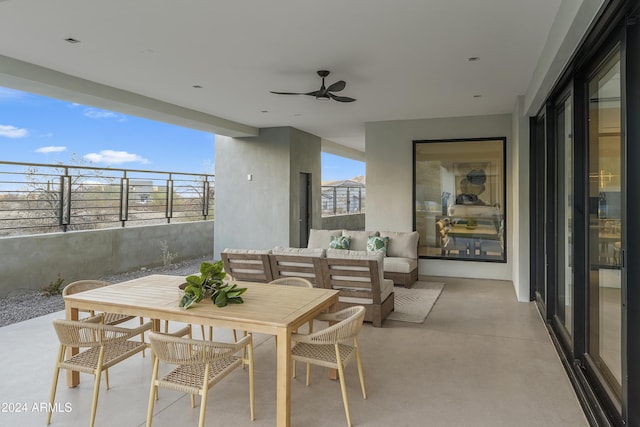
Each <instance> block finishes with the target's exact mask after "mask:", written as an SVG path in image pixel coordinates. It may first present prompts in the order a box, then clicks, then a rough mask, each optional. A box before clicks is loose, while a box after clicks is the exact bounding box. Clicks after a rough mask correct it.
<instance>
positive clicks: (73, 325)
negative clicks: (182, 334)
mask: <svg viewBox="0 0 640 427" xmlns="http://www.w3.org/2000/svg"><path fill="white" fill-rule="evenodd" d="M102 317H103V315H97V316H94V317H91V318H88V319H84V320H63V319H55V320H54V321H53V327H54V328H55V331H56V335H57V336H58V340H59V341H60V346H59V349H58V356H57V358H56V367H55V371H54V374H53V384H52V386H51V399H50V405H49V412H48V415H47V424H50V423H51V415H52V408H53V403H54V401H55V397H56V389H57V386H58V377H59V375H60V369H70V370H73V371H78V372H84V373H88V374H93V375H94V377H95V380H94V385H93V400H92V403H91V419H90V421H89V425H90V426H91V427H93V425H94V423H95V418H96V410H97V407H98V394H99V392H100V377H101V376H102V371H106V370H107V369H108V368H110V367H112V366H114V365H115V364H117V363H119V362H122V361H123V360H125V359H127V358H129V357H131V356H133V355H134V354H136V353H138V352H140V351H143V350H144V348H145V347H146V346H147V345H146V344H145V343H144V342H141V341H134V340H131V338H133V337H135V336H137V335H140V334H143V333H144V332H145V331H148V330H151V327H152V322H147V323H145V324H143V325H140V326H138V327H137V328H134V329H129V328H123V327H121V326H113V325H107V324H104V323H103V321H104V319H103V318H102ZM70 347H72V348H73V347H76V348H79V349H81V351H80V352H79V353H78V354H75V355H71V356H70V357H66V351H67V349H68V348H70ZM82 349H86V350H82ZM107 378H108V377H107ZM107 389H109V382H108V379H107Z"/></svg>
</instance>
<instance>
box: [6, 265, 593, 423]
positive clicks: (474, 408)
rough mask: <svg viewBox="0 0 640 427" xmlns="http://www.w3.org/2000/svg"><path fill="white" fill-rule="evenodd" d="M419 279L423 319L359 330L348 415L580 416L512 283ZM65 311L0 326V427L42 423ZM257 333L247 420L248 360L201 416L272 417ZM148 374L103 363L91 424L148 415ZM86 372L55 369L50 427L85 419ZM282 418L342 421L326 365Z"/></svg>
mask: <svg viewBox="0 0 640 427" xmlns="http://www.w3.org/2000/svg"><path fill="white" fill-rule="evenodd" d="M421 279H422V280H437V281H442V282H444V283H445V287H444V291H443V293H442V295H441V296H440V298H439V299H438V301H437V302H436V304H435V306H434V308H433V310H432V311H431V313H430V315H429V317H428V318H427V320H426V321H425V323H424V324H413V323H403V322H394V321H386V322H384V323H383V327H382V328H373V327H372V326H371V325H370V324H365V326H364V328H363V330H362V332H361V334H360V345H361V348H362V352H363V368H364V375H365V382H366V387H367V394H368V398H367V400H363V399H362V395H361V394H360V388H359V383H358V376H357V371H356V367H355V364H353V365H349V366H348V367H347V373H346V381H347V388H348V395H349V400H350V405H351V417H352V421H353V423H354V425H357V426H385V427H386V426H395V427H400V426H425V425H429V426H514V425H518V426H520V427H523V426H545V427H552V426H563V427H564V426H587V425H588V423H587V421H586V419H585V417H584V414H583V412H582V410H581V408H580V405H579V403H578V401H577V398H576V396H575V394H574V392H573V389H572V388H571V385H570V383H569V380H568V378H567V376H566V374H565V372H564V370H563V368H562V365H561V363H560V360H559V359H558V356H557V354H556V352H555V350H554V348H553V345H552V343H551V341H550V339H549V336H548V334H547V332H546V329H545V326H544V324H543V322H542V321H541V319H540V317H539V315H538V312H537V310H536V307H535V305H534V304H533V303H519V302H517V300H516V297H515V293H514V290H513V287H512V285H511V283H509V282H503V281H494V280H471V279H453V278H433V277H421ZM62 317H64V312H57V313H53V314H50V315H47V316H43V317H39V318H36V319H32V320H28V321H25V322H21V323H16V324H13V325H9V326H5V327H2V328H0V342H2V347H1V349H0V358H1V360H2V364H1V365H0V378H1V382H0V402H1V404H2V407H1V408H0V410H1V412H0V426H27V427H30V426H44V425H46V413H45V412H41V411H40V410H39V409H40V405H41V403H45V405H46V402H48V399H49V391H50V388H51V381H52V375H53V367H54V359H55V356H56V352H57V347H58V342H57V338H56V336H55V332H54V330H53V327H52V326H51V320H52V319H55V318H62ZM179 326H180V325H178V324H172V328H177V327H179ZM321 326H322V325H320V324H318V327H321ZM198 329H199V328H196V329H195V331H196V332H195V337H199V332H198ZM215 334H216V336H215V338H216V339H228V338H230V335H231V334H230V331H228V330H216V332H215ZM254 339H255V344H254V345H255V346H256V351H255V364H256V365H255V366H256V372H255V379H256V383H255V389H256V420H255V421H253V422H252V421H251V420H250V417H249V404H248V400H249V399H248V378H247V371H246V370H245V371H242V370H237V371H235V372H234V373H232V374H231V375H230V376H229V377H228V378H226V379H225V380H223V381H222V382H221V383H220V384H218V385H217V386H216V387H214V388H213V389H212V390H211V393H210V395H209V399H208V405H207V423H206V424H207V425H208V426H230V425H232V426H254V427H259V426H260V427H261V426H273V425H275V419H276V413H275V409H276V407H275V406H276V405H275V396H276V389H275V382H276V381H275V345H274V344H273V338H270V337H268V336H256V337H255V338H254ZM150 377H151V357H150V355H149V352H147V357H145V358H142V357H141V356H140V355H136V356H133V357H132V358H130V359H127V360H126V361H124V362H123V363H120V364H119V365H117V366H115V367H114V368H112V369H110V370H109V378H110V383H111V389H110V390H108V391H107V390H105V388H104V383H103V384H102V385H101V390H100V397H99V402H98V411H97V417H96V425H97V426H118V427H121V426H124V427H128V426H132V427H135V426H143V425H145V417H146V412H147V403H148V396H149V381H150ZM92 379H93V377H92V376H89V375H84V374H82V375H81V384H80V386H78V387H76V388H67V387H66V384H65V382H64V376H63V375H61V381H60V382H59V384H58V394H57V397H56V401H57V402H58V403H59V404H60V405H61V409H63V412H58V413H54V414H53V418H52V423H51V425H52V426H65V427H66V426H69V427H71V426H86V425H87V424H88V421H89V413H90V406H91V392H92V388H93V381H92ZM65 404H66V406H65ZM197 405H199V404H197ZM65 408H66V409H68V412H64V409H65ZM43 411H44V410H43ZM198 415H199V414H198V406H196V408H195V409H192V408H191V405H190V400H189V397H188V396H186V395H182V394H179V393H175V392H171V391H168V390H161V391H160V399H159V400H158V401H157V402H156V407H155V416H154V419H153V425H154V426H157V427H162V426H172V427H173V426H177V425H180V426H189V425H197V421H198ZM291 420H292V425H294V426H304V427H312V426H340V425H345V424H346V421H345V416H344V410H343V406H342V398H341V394H340V386H339V383H338V382H337V381H332V380H329V379H328V378H327V376H326V370H324V369H322V368H319V367H315V368H312V378H311V386H310V387H306V386H305V384H304V367H303V366H302V365H299V366H298V378H297V379H294V380H292V415H291Z"/></svg>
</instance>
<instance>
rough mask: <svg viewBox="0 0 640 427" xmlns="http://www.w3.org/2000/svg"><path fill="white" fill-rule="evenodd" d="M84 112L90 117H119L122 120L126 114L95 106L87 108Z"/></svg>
mask: <svg viewBox="0 0 640 427" xmlns="http://www.w3.org/2000/svg"><path fill="white" fill-rule="evenodd" d="M82 114H84V115H85V116H87V117H89V118H90V119H118V121H120V122H122V121H124V120H125V118H124V116H123V115H121V114H117V113H114V112H113V111H107V110H98V109H95V108H87V109H85V110H84V112H83V113H82Z"/></svg>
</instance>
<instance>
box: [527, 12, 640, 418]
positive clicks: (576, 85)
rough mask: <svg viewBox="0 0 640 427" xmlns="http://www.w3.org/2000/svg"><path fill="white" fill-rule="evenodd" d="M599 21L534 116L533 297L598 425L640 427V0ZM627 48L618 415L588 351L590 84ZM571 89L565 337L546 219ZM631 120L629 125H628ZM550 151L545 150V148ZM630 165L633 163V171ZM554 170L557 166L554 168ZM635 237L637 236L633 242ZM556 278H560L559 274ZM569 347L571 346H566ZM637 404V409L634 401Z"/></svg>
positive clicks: (623, 85) (623, 69)
mask: <svg viewBox="0 0 640 427" xmlns="http://www.w3.org/2000/svg"><path fill="white" fill-rule="evenodd" d="M605 3H606V4H605V6H604V7H603V10H602V12H601V14H600V15H599V18H598V20H596V22H594V25H593V26H592V28H591V30H590V32H589V33H588V34H587V35H586V37H585V39H584V41H583V43H582V44H581V46H580V48H579V49H578V50H577V51H576V52H575V53H574V56H573V59H572V60H571V61H570V63H569V64H568V65H567V67H566V69H565V71H564V73H563V75H562V76H561V77H560V79H558V81H557V84H556V85H555V87H554V89H553V90H552V91H550V93H549V97H548V102H547V104H545V105H544V106H543V108H541V110H540V112H539V114H538V116H537V117H531V118H530V123H529V124H530V174H531V175H530V177H531V179H530V200H531V205H530V215H531V216H530V218H531V219H530V221H531V224H530V227H531V229H530V256H531V266H530V267H531V269H530V279H531V284H530V296H531V300H534V301H536V302H537V305H538V308H539V310H540V313H541V315H542V317H543V319H545V321H546V322H547V326H548V328H549V331H550V334H551V338H552V340H553V342H554V343H555V345H556V348H557V350H558V353H559V355H560V358H561V360H562V361H563V364H564V366H565V368H566V370H567V374H568V376H569V379H570V380H571V382H572V384H573V385H574V388H575V390H576V393H577V395H578V398H579V400H580V402H581V404H582V406H583V409H584V410H585V415H586V416H587V418H588V420H589V422H590V424H592V425H623V424H624V425H640V405H637V404H636V402H640V365H638V361H639V360H640V333H639V332H638V331H640V285H638V284H637V283H638V282H640V262H637V261H634V262H629V261H628V260H640V220H631V219H632V218H634V219H635V218H638V219H640V198H637V197H634V194H632V193H628V192H627V191H630V192H633V193H635V192H637V190H636V189H635V188H630V189H629V185H628V183H640V167H637V166H635V165H636V164H637V163H638V161H639V160H640V120H638V118H640V77H637V76H640V54H639V52H640V5H639V2H638V1H637V0H610V1H608V2H605ZM617 43H619V44H620V46H621V48H620V52H621V115H622V129H621V130H622V150H623V151H622V152H621V155H622V157H623V159H624V161H623V163H622V170H621V174H622V176H621V186H622V191H621V197H622V205H623V211H622V212H621V222H622V230H623V235H622V237H621V242H622V251H621V258H622V295H621V299H622V301H621V304H622V305H621V307H622V310H621V311H622V313H621V316H622V319H621V321H622V340H621V341H622V342H621V359H622V405H621V406H622V408H621V412H618V411H617V409H616V408H615V405H612V404H611V402H610V396H609V395H608V393H607V392H606V391H605V390H604V389H603V387H602V386H601V384H602V382H601V381H599V379H598V373H597V372H595V371H593V370H592V369H591V368H590V366H589V362H588V361H587V357H586V354H587V349H588V339H587V336H588V329H587V327H588V324H587V313H588V312H587V309H588V304H589V301H588V294H587V286H586V284H587V283H588V251H587V244H588V240H587V236H588V223H589V218H588V152H587V136H588V133H587V128H588V126H587V124H588V122H587V120H588V99H587V94H588V91H587V82H588V77H589V73H592V72H593V71H594V70H595V69H597V67H598V66H599V64H600V63H601V62H602V61H603V60H604V59H605V58H606V56H607V55H608V53H609V52H610V50H611V49H612V48H613V47H614V46H615V45H616V44H617ZM567 91H570V93H571V94H572V97H573V108H572V114H573V137H574V138H573V140H574V187H573V192H574V200H573V203H574V206H573V218H574V224H573V229H574V230H573V238H574V242H573V245H574V256H575V261H574V273H573V274H574V294H573V307H574V312H573V335H572V336H570V337H568V339H567V338H566V337H564V338H563V337H562V333H561V332H560V330H559V327H558V326H559V325H557V324H556V323H557V322H556V321H555V320H553V317H554V313H555V308H554V306H553V304H554V303H553V302H552V301H554V300H555V297H556V296H555V289H553V288H554V287H555V286H556V285H555V280H547V279H550V278H551V277H553V276H551V275H549V274H548V272H547V271H546V268H547V263H546V261H545V258H544V257H545V253H546V252H547V249H549V248H548V247H545V241H549V240H553V237H555V233H552V234H547V235H546V236H544V235H543V233H548V232H549V231H548V229H549V228H548V226H547V225H546V224H544V221H543V220H541V219H540V218H541V217H542V216H543V215H544V214H545V212H546V211H545V209H546V207H547V206H548V205H547V204H548V203H550V202H552V201H551V200H548V199H549V198H550V197H555V195H554V194H551V195H550V194H549V193H550V192H552V189H549V188H545V182H546V181H547V179H548V175H547V174H548V171H547V168H546V165H545V163H546V162H547V160H548V159H549V158H550V157H548V155H547V153H546V150H550V149H553V150H555V148H554V142H553V139H554V138H553V136H554V131H555V129H554V128H555V127H554V125H553V124H552V123H550V122H553V121H554V120H555V106H556V104H555V102H559V101H561V100H562V99H563V98H564V95H565V94H566V93H567ZM626 118H628V120H627V119H626ZM543 147H544V148H543ZM627 165H632V166H629V167H627ZM549 166H551V165H549ZM628 237H629V238H628ZM554 273H555V272H554ZM563 341H569V344H572V345H567V343H563ZM630 402H633V403H630Z"/></svg>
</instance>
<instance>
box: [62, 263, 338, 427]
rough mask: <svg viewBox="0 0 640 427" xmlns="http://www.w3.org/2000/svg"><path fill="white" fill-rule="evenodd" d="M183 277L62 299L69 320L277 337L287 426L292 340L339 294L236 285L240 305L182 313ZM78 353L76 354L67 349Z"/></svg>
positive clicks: (203, 305)
mask: <svg viewBox="0 0 640 427" xmlns="http://www.w3.org/2000/svg"><path fill="white" fill-rule="evenodd" d="M184 282H185V279H184V277H182V276H171V275H161V274H154V275H149V276H145V277H140V278H137V279H134V280H129V281H127V282H122V283H117V284H114V285H111V286H105V287H102V288H98V289H92V290H89V291H85V292H80V293H77V294H73V295H67V296H65V297H64V301H65V311H66V317H67V319H72V320H76V319H78V312H79V310H95V311H96V312H110V313H122V314H128V315H132V316H136V317H147V318H150V319H152V320H153V322H154V330H157V331H158V330H160V322H161V321H162V320H169V321H176V322H183V323H188V324H197V325H205V326H213V327H219V328H230V329H237V330H245V331H249V332H257V333H263V334H269V335H275V336H276V337H277V340H276V343H277V352H276V357H277V362H276V366H277V374H276V375H277V390H276V394H277V397H276V401H277V403H276V404H277V425H278V426H289V425H290V424H291V373H292V372H291V367H292V362H291V334H292V332H293V331H295V330H296V329H297V328H299V327H300V326H302V325H304V324H306V323H307V322H309V320H311V319H313V318H315V317H316V316H318V315H319V314H320V313H322V312H324V311H332V310H334V309H335V308H336V307H337V303H338V291H335V290H332V289H322V288H299V287H293V286H282V285H271V284H261V283H252V282H239V281H233V282H232V283H237V284H238V285H239V286H240V287H246V288H247V291H246V292H245V293H244V294H243V295H242V298H243V299H244V303H243V304H229V305H227V306H226V307H216V306H215V305H214V304H213V303H212V302H211V301H210V300H206V301H202V302H200V303H197V304H194V305H193V306H192V307H191V308H189V309H187V310H185V309H183V308H180V307H179V306H178V301H179V298H180V293H179V289H178V286H179V285H180V284H182V283H184ZM70 351H72V352H77V351H78V349H70ZM79 381H80V376H79V373H78V372H67V385H68V386H69V387H75V386H76V385H78V384H79Z"/></svg>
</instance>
